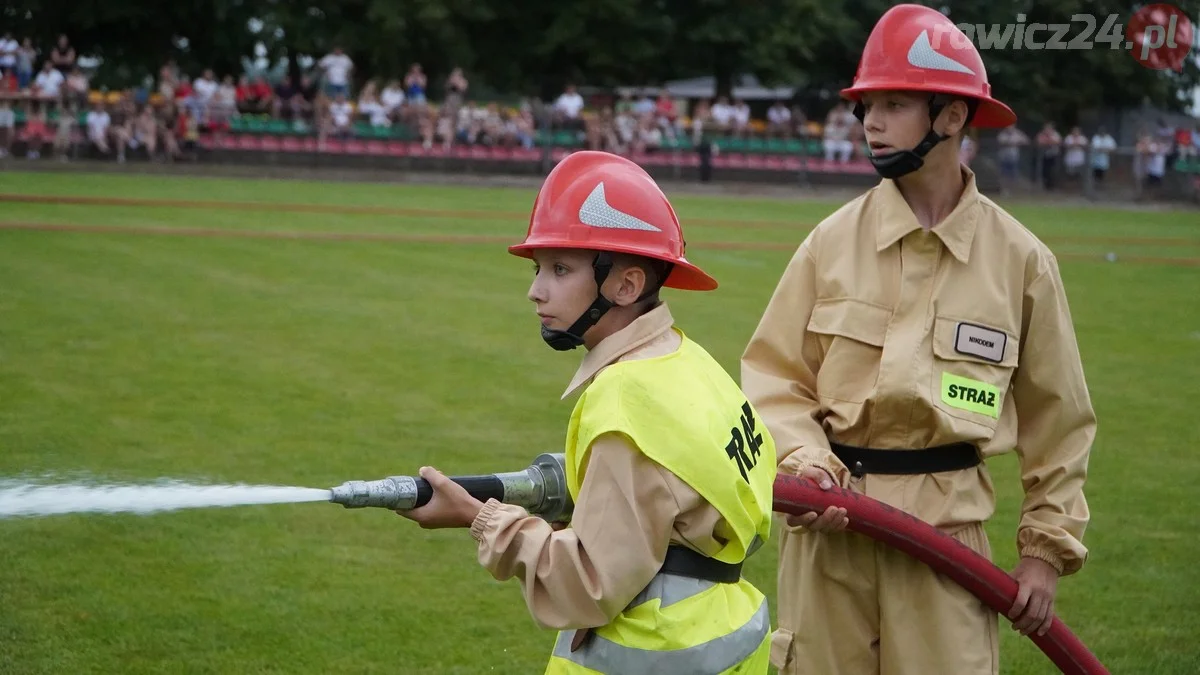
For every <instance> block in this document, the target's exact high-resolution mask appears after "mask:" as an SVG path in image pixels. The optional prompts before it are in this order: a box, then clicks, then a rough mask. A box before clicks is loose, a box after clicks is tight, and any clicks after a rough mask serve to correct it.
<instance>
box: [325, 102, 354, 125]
mask: <svg viewBox="0 0 1200 675" xmlns="http://www.w3.org/2000/svg"><path fill="white" fill-rule="evenodd" d="M353 116H354V107H353V106H351V105H350V102H349V101H347V100H346V95H345V94H338V95H337V98H336V99H334V101H333V103H331V104H330V105H329V117H330V119H331V120H333V133H334V135H345V134H348V133H350V123H351V121H352V119H353Z"/></svg>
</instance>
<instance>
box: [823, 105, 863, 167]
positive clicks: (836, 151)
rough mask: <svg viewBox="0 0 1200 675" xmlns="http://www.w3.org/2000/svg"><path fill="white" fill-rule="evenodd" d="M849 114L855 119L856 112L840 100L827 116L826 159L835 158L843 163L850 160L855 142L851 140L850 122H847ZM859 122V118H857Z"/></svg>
mask: <svg viewBox="0 0 1200 675" xmlns="http://www.w3.org/2000/svg"><path fill="white" fill-rule="evenodd" d="M847 115H849V116H850V119H854V114H853V113H852V112H850V109H849V108H848V107H847V106H846V104H845V103H844V102H838V103H837V105H835V106H833V109H832V110H830V111H829V114H828V115H826V116H825V129H824V139H823V141H824V146H825V161H827V162H832V161H834V160H835V159H836V160H837V161H839V162H841V163H843V164H845V163H846V162H849V161H850V155H851V154H852V153H853V152H854V143H853V142H852V141H851V140H850V130H851V127H850V124H849V123H848V122H847V119H846V117H847ZM855 121H856V122H857V121H858V120H857V119H855Z"/></svg>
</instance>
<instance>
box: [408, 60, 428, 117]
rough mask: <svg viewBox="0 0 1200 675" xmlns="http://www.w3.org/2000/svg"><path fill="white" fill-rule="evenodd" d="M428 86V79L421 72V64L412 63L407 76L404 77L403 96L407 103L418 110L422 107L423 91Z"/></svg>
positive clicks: (423, 104) (423, 72)
mask: <svg viewBox="0 0 1200 675" xmlns="http://www.w3.org/2000/svg"><path fill="white" fill-rule="evenodd" d="M428 86H429V79H428V78H427V77H425V71H423V70H421V64H419V63H414V64H412V65H411V66H409V68H408V74H407V75H405V76H404V96H405V98H407V99H408V102H409V103H410V104H411V105H414V106H416V107H418V108H420V107H424V106H425V103H426V97H425V89H426V87H428Z"/></svg>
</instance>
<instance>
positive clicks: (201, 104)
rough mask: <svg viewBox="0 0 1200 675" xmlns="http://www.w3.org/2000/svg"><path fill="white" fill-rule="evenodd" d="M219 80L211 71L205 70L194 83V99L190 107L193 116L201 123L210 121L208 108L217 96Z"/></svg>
mask: <svg viewBox="0 0 1200 675" xmlns="http://www.w3.org/2000/svg"><path fill="white" fill-rule="evenodd" d="M219 86H220V85H218V84H217V79H216V77H215V76H214V75H213V71H212V70H211V69H208V70H205V71H204V74H203V75H201V76H200V77H199V78H197V79H196V81H194V82H192V98H191V101H190V105H189V107H190V108H191V109H192V115H193V116H194V117H195V118H196V119H197V120H198V121H199V122H201V123H204V122H207V121H208V114H209V110H208V106H209V103H211V102H212V99H213V97H214V96H216V94H217V88H218V87H219Z"/></svg>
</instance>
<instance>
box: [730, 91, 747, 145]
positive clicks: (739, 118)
mask: <svg viewBox="0 0 1200 675" xmlns="http://www.w3.org/2000/svg"><path fill="white" fill-rule="evenodd" d="M749 129H750V105H749V104H747V103H746V102H745V101H743V100H742V99H740V98H735V99H733V132H734V134H736V135H738V136H742V135H745V133H746V132H747V131H749Z"/></svg>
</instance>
